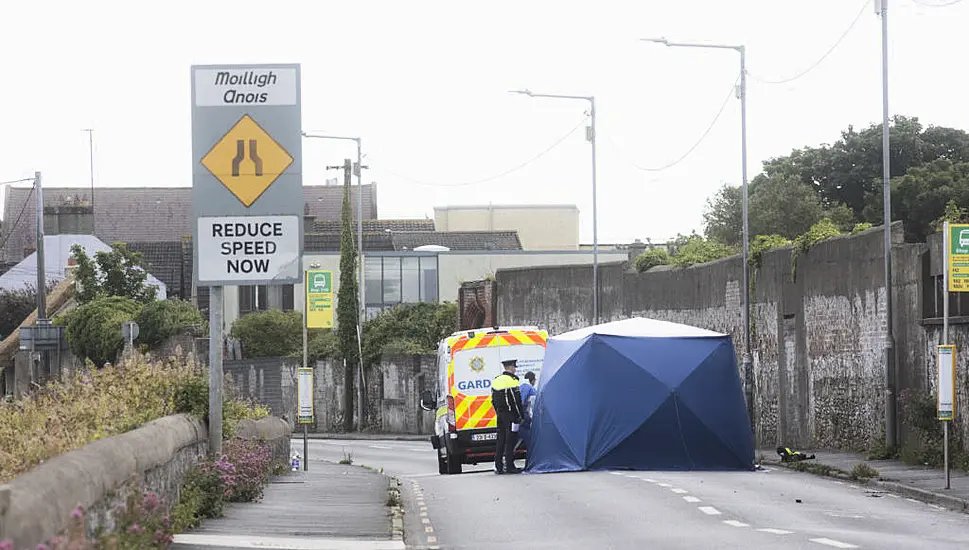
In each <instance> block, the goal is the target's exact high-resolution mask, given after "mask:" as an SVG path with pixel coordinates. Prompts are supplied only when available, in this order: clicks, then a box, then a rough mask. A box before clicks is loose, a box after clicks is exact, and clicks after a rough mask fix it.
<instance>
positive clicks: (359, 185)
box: [302, 132, 366, 429]
mask: <svg viewBox="0 0 969 550" xmlns="http://www.w3.org/2000/svg"><path fill="white" fill-rule="evenodd" d="M302 134H303V137H305V138H315V139H340V140H344V141H355V142H356V143H357V166H356V170H354V171H355V172H356V175H357V256H358V257H359V258H360V261H359V263H358V264H357V285H359V287H360V288H359V289H357V290H358V292H357V294H358V298H357V299H358V300H359V302H360V303H359V304H357V346H358V347H360V348H362V346H363V342H362V341H361V339H362V338H363V317H364V312H365V311H366V306H365V305H364V292H363V283H364V280H363V168H364V166H363V155H362V147H361V141H362V138H359V137H346V136H327V135H322V134H307V133H306V132H302ZM303 309H304V310H305V309H306V304H303ZM357 382H358V384H359V388H358V390H357V392H358V396H361V398H360V399H358V403H357V407H358V415H359V416H360V427H361V429H362V428H363V402H362V395H363V357H361V358H360V365H359V369H358V371H357Z"/></svg>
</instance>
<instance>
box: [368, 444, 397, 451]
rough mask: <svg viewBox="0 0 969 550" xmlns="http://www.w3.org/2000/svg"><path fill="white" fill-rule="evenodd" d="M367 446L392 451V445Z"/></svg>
mask: <svg viewBox="0 0 969 550" xmlns="http://www.w3.org/2000/svg"><path fill="white" fill-rule="evenodd" d="M368 447H370V448H371V449H383V450H385V451H392V450H394V448H393V447H389V446H387V445H368Z"/></svg>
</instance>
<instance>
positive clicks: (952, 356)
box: [937, 346, 956, 420]
mask: <svg viewBox="0 0 969 550" xmlns="http://www.w3.org/2000/svg"><path fill="white" fill-rule="evenodd" d="M937 372H938V384H937V387H938V389H939V399H938V407H937V409H938V411H937V412H938V417H939V420H954V419H955V403H956V347H955V346H939V361H938V369H937Z"/></svg>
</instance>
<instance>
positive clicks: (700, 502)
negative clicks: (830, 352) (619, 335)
mask: <svg viewBox="0 0 969 550" xmlns="http://www.w3.org/2000/svg"><path fill="white" fill-rule="evenodd" d="M309 445H310V447H309V453H310V462H309V467H310V468H311V469H312V468H313V463H314V461H317V460H327V461H334V462H335V461H339V460H340V459H341V458H343V457H344V456H345V454H350V453H352V458H353V463H354V464H358V465H365V466H369V467H372V468H376V469H380V468H383V470H384V472H385V473H387V474H389V475H393V476H396V477H398V478H399V479H400V480H401V482H402V484H403V487H404V499H405V504H406V517H405V539H404V540H405V542H406V543H407V547H408V548H431V549H433V548H459V549H471V548H475V549H476V548H488V549H492V548H494V549H505V548H507V549H512V548H514V549H515V550H519V549H521V548H558V549H566V548H576V549H579V548H581V549H583V550H585V549H590V548H595V549H599V548H603V549H604V548H624V549H625V548H662V549H667V548H668V549H681V548H684V549H685V548H689V549H705V548H718V549H719V548H723V549H731V548H736V549H760V548H763V549H770V550H776V549H777V548H778V547H783V548H785V549H797V548H807V549H812V548H813V549H817V550H823V549H825V548H878V549H906V550H908V549H914V548H931V549H933V550H941V549H950V548H951V549H957V548H962V549H964V548H969V515H965V514H961V513H957V512H950V511H947V510H944V509H941V508H939V507H936V506H933V505H929V504H924V503H920V502H916V501H912V500H908V499H905V498H903V497H898V496H896V495H892V494H888V493H883V492H875V491H871V490H868V489H866V488H864V487H861V486H857V485H853V484H849V483H844V482H840V481H836V480H833V479H829V478H820V477H816V476H813V475H810V474H806V473H799V472H793V471H789V470H786V469H775V468H771V467H768V468H766V469H764V470H761V471H757V472H742V473H727V472H579V473H563V474H538V475H534V474H523V475H517V476H496V475H495V474H494V473H493V472H492V470H491V467H490V465H479V466H471V467H466V468H465V473H463V474H461V475H454V476H442V475H439V474H438V473H437V460H436V458H435V454H434V450H433V449H432V448H431V446H430V442H427V441H376V440H371V441H339V440H313V441H310V443H309ZM293 448H294V449H295V450H298V451H299V452H302V441H301V440H294V444H293Z"/></svg>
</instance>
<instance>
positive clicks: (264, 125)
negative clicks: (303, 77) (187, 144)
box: [192, 64, 305, 286]
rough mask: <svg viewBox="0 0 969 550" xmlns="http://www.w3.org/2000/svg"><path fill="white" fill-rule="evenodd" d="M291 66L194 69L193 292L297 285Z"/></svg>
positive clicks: (294, 80)
mask: <svg viewBox="0 0 969 550" xmlns="http://www.w3.org/2000/svg"><path fill="white" fill-rule="evenodd" d="M300 119H301V92H300V66H299V65H298V64H273V65H196V66H193V67H192V157H193V159H194V163H193V169H192V176H193V177H192V199H193V200H192V202H193V210H194V216H195V219H196V223H195V227H194V240H195V266H196V268H195V269H194V272H195V280H196V284H198V285H199V286H222V285H226V284H233V285H264V284H270V285H276V284H295V283H299V282H300V280H301V273H302V252H303V208H304V204H305V199H304V198H303V181H302V146H301V140H302V136H301V120H300Z"/></svg>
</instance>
